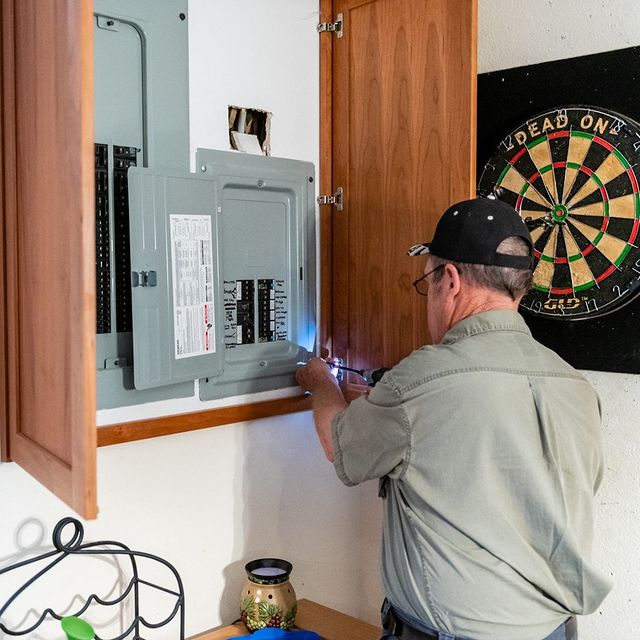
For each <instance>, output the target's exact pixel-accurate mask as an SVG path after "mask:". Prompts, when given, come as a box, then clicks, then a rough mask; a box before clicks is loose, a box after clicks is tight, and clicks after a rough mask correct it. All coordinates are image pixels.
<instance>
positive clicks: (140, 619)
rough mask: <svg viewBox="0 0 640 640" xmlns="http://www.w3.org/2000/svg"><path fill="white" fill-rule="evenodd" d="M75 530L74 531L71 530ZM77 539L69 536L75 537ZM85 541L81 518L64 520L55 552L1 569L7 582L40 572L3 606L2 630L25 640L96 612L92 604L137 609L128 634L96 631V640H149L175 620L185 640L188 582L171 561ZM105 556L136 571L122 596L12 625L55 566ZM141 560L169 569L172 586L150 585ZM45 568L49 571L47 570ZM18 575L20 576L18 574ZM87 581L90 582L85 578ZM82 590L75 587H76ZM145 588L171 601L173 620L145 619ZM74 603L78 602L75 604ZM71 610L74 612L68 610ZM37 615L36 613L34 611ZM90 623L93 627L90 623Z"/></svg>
mask: <svg viewBox="0 0 640 640" xmlns="http://www.w3.org/2000/svg"><path fill="white" fill-rule="evenodd" d="M65 528H66V529H67V531H66V536H65V537H68V538H69V539H68V541H67V542H63V540H62V535H63V530H64V529H65ZM71 528H72V529H71ZM70 531H71V535H70V537H69V532H70ZM83 537H84V529H83V527H82V524H81V523H80V522H79V521H78V520H76V519H75V518H63V519H62V520H60V521H59V522H58V523H57V524H56V526H55V528H54V530H53V536H52V538H53V546H54V549H53V550H51V551H49V552H46V553H43V554H41V555H38V556H36V557H33V558H29V559H27V560H23V561H21V562H17V563H15V564H12V565H10V566H8V567H5V568H3V569H0V580H2V579H5V578H6V577H7V576H8V574H9V573H11V572H14V571H18V570H19V569H23V570H24V568H25V567H28V566H29V565H33V569H34V573H33V574H32V575H30V577H28V578H27V579H26V580H25V581H24V582H22V584H21V585H20V586H19V587H18V589H17V590H16V591H15V592H14V593H13V595H11V596H10V597H9V598H8V599H7V600H6V602H4V604H2V606H1V607H0V631H2V632H3V633H4V634H7V635H8V636H11V637H25V636H30V635H32V634H34V633H35V632H36V631H37V630H38V629H40V628H42V627H43V626H44V625H45V624H46V623H51V621H53V620H58V621H59V620H62V618H64V617H67V616H71V615H72V616H76V617H82V616H83V615H84V614H85V613H87V611H88V610H89V609H90V607H91V606H92V605H95V604H97V605H101V606H102V607H114V609H115V608H117V607H122V606H123V603H125V601H127V603H131V604H132V609H133V611H132V614H131V620H130V621H129V620H126V622H124V623H123V624H122V625H121V626H124V627H126V628H125V629H124V631H122V632H121V633H119V634H118V635H111V636H104V637H102V636H100V635H98V633H97V632H96V636H95V638H96V640H124V639H125V638H127V639H130V640H145V639H144V636H143V635H142V633H143V631H144V630H152V629H159V628H161V627H165V626H167V625H169V624H170V623H171V622H172V621H174V620H175V621H176V622H175V623H174V624H176V626H179V636H178V637H179V639H180V640H184V588H183V585H182V580H181V579H180V575H179V574H178V572H177V571H176V569H175V568H174V567H173V565H171V564H170V563H169V562H167V561H166V560H163V559H162V558H159V557H158V556H154V555H152V554H150V553H144V552H142V551H133V550H131V549H129V547H127V546H126V545H124V544H122V543H121V542H115V541H112V540H107V541H100V542H88V543H84V544H83V543H82V539H83ZM89 556H93V557H94V558H95V557H104V556H111V557H112V558H115V559H116V560H117V561H118V562H119V561H120V560H119V559H124V561H125V563H126V564H127V565H128V572H130V575H131V577H130V579H128V581H127V582H126V583H124V584H123V585H122V587H121V593H119V594H118V595H117V596H115V597H113V598H111V597H109V596H107V597H104V595H103V597H100V596H99V595H97V594H96V593H90V594H89V595H87V596H82V597H81V604H80V605H79V606H78V608H77V609H72V610H70V611H69V610H64V608H62V609H61V608H58V607H56V610H54V609H53V608H50V607H47V608H45V609H44V610H42V611H37V612H36V614H35V615H36V618H37V619H36V621H35V622H31V621H29V622H25V621H24V620H23V621H22V622H21V623H19V624H17V625H16V624H13V625H12V624H9V623H8V621H7V619H6V616H7V614H8V613H9V612H11V610H12V608H14V607H16V605H17V604H18V603H19V601H20V600H21V599H23V598H28V597H29V595H28V591H29V588H30V587H32V586H33V585H34V584H35V583H36V582H37V581H38V580H40V579H41V578H43V576H45V575H46V574H47V573H49V572H50V571H52V570H53V569H54V567H57V566H58V565H59V564H60V563H61V562H64V560H65V559H67V558H69V557H89ZM139 559H145V562H146V561H147V560H148V561H151V562H152V563H158V564H159V565H162V566H164V567H166V568H167V569H168V570H169V574H168V575H169V576H171V577H172V579H171V580H170V582H171V584H169V585H163V584H159V583H158V582H157V581H152V580H145V579H143V578H142V577H141V576H140V573H141V572H140V567H139V564H140V563H139V562H138V560H139ZM43 565H44V566H43ZM14 575H15V574H14ZM82 579H83V580H85V579H86V577H83V578H82ZM75 586H76V585H74V587H75ZM141 587H143V588H149V589H151V590H154V591H156V592H162V593H163V594H165V596H166V597H168V603H169V604H168V606H167V608H169V609H171V610H170V612H169V613H168V615H166V616H161V619H159V620H157V621H156V620H154V621H152V620H151V619H149V618H150V617H151V616H147V617H146V618H145V616H144V615H143V612H142V610H141V597H140V596H141V593H140V592H141ZM72 604H73V603H72ZM67 609H68V607H67ZM32 611H33V610H32ZM88 622H91V621H90V620H89V621H88Z"/></svg>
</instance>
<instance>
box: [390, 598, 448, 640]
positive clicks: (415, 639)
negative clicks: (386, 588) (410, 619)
mask: <svg viewBox="0 0 640 640" xmlns="http://www.w3.org/2000/svg"><path fill="white" fill-rule="evenodd" d="M387 606H388V604H387V602H386V601H385V603H384V604H383V605H382V628H383V629H384V630H385V631H386V632H387V633H390V634H392V636H391V637H394V636H395V637H396V638H401V639H402V640H438V634H437V633H425V632H424V631H420V630H419V629H416V628H415V627H412V626H411V625H409V624H407V623H406V622H404V621H403V620H400V618H398V616H397V615H396V613H395V611H394V610H393V607H391V606H388V610H387V611H386V613H385V608H387Z"/></svg>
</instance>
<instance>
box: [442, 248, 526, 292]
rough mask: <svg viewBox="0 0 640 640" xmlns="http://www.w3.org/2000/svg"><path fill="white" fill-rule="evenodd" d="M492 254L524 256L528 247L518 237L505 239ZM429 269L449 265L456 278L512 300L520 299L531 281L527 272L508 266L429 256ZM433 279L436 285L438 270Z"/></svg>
mask: <svg viewBox="0 0 640 640" xmlns="http://www.w3.org/2000/svg"><path fill="white" fill-rule="evenodd" d="M496 253H504V254H506V255H509V256H528V255H529V253H530V249H529V245H527V243H526V242H525V241H524V240H523V239H522V238H520V237H518V236H511V237H510V238H505V239H504V240H503V241H502V242H501V243H500V244H499V245H498V247H497V249H496ZM432 258H433V263H432V264H433V267H432V268H436V267H439V266H440V265H444V264H452V265H453V266H454V267H456V268H457V269H458V271H459V272H460V277H461V278H462V279H463V280H466V281H467V282H468V283H470V284H474V285H477V286H479V287H484V288H485V289H491V290H493V291H499V292H500V293H507V294H508V295H509V296H510V297H511V299H512V300H516V299H517V298H518V297H520V296H523V295H524V294H525V293H527V292H528V291H529V289H531V285H532V281H533V271H532V270H531V269H514V268H512V267H496V266H494V265H486V264H469V263H466V262H455V261H454V260H446V259H445V258H440V257H439V256H436V255H432ZM434 276H436V277H435V278H434V279H435V281H436V282H437V281H438V280H440V279H441V278H442V276H443V271H442V269H441V270H440V271H438V272H436V273H434Z"/></svg>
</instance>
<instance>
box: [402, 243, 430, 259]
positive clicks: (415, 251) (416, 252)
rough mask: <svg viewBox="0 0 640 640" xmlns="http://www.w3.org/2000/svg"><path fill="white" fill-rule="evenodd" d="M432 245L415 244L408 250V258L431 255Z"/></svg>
mask: <svg viewBox="0 0 640 640" xmlns="http://www.w3.org/2000/svg"><path fill="white" fill-rule="evenodd" d="M430 247H431V243H422V244H414V245H413V246H412V247H409V249H408V250H407V255H408V256H422V255H424V254H426V253H431V248H430Z"/></svg>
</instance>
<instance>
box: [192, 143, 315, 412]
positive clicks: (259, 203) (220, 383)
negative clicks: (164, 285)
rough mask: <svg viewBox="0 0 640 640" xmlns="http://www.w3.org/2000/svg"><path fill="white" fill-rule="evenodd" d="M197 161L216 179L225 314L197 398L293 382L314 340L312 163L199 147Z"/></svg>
mask: <svg viewBox="0 0 640 640" xmlns="http://www.w3.org/2000/svg"><path fill="white" fill-rule="evenodd" d="M196 166H197V167H199V169H200V171H201V175H208V176H210V177H211V178H212V179H213V180H214V181H215V182H216V184H217V191H218V207H219V209H218V218H219V229H220V256H219V259H220V281H221V286H222V296H223V298H222V302H223V304H222V305H221V310H223V311H224V315H223V318H222V319H223V323H222V329H223V335H222V340H221V350H222V363H223V364H222V373H221V375H220V376H207V377H205V378H202V379H201V380H200V398H201V399H202V400H211V399H215V398H220V397H224V396H227V395H231V394H233V395H235V394H238V393H243V394H244V393H252V392H255V391H265V390H267V389H273V388H277V387H283V386H293V385H295V380H294V376H293V372H294V371H295V369H296V363H297V362H299V361H301V360H305V359H306V358H307V356H308V353H309V352H311V351H313V345H314V341H315V321H314V309H315V281H316V274H315V234H314V229H315V226H314V225H315V202H314V193H315V185H314V178H315V176H314V167H313V164H311V163H309V162H300V161H296V160H287V159H282V158H268V157H264V156H254V155H246V154H241V153H234V152H224V151H212V150H210V149H198V151H197V154H196Z"/></svg>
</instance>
